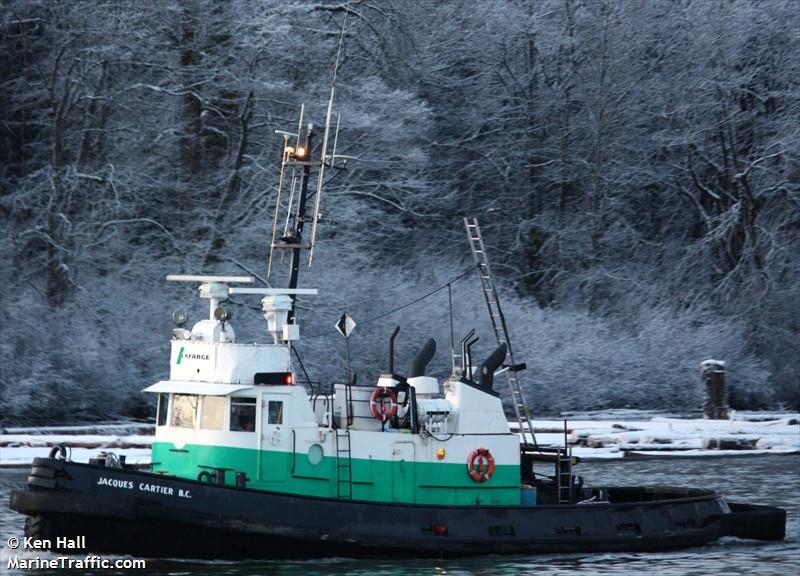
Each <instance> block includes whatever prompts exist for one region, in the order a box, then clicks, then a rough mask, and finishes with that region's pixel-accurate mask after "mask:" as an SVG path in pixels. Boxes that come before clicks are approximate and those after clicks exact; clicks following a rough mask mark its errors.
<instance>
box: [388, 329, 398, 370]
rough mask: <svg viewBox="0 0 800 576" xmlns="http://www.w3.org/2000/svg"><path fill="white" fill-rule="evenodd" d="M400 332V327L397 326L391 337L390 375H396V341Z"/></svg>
mask: <svg viewBox="0 0 800 576" xmlns="http://www.w3.org/2000/svg"><path fill="white" fill-rule="evenodd" d="M398 332H400V326H395V327H394V331H393V332H392V335H391V336H389V374H394V339H395V338H397V333H398Z"/></svg>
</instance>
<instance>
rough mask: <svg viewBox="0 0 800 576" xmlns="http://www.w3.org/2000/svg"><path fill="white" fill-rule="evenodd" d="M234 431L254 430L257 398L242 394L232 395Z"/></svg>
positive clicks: (232, 427) (232, 424)
mask: <svg viewBox="0 0 800 576" xmlns="http://www.w3.org/2000/svg"><path fill="white" fill-rule="evenodd" d="M230 429H231V431H232V432H253V431H254V430H255V429H256V399H255V398H244V397H242V396H233V397H231V422H230Z"/></svg>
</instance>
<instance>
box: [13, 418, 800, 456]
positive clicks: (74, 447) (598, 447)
mask: <svg viewBox="0 0 800 576" xmlns="http://www.w3.org/2000/svg"><path fill="white" fill-rule="evenodd" d="M663 414H664V413H657V412H648V411H634V410H609V411H606V412H587V413H569V414H567V415H566V416H567V418H564V417H561V418H559V419H549V418H548V419H544V418H543V419H537V420H535V421H534V426H533V429H534V434H535V436H536V441H537V443H538V444H539V445H540V446H542V447H545V446H546V447H563V446H564V422H565V420H566V427H567V431H566V433H567V442H568V445H569V447H570V448H571V449H572V454H573V455H574V456H577V457H579V458H580V459H581V460H582V461H584V462H603V461H619V460H669V459H676V458H677V459H698V458H740V457H745V456H750V457H756V456H793V455H798V454H800V414H797V413H794V412H785V411H782V412H777V411H776V412H739V413H732V414H731V419H729V420H705V419H702V418H696V417H695V418H692V417H680V416H677V415H674V414H667V415H663ZM509 427H510V428H511V430H512V431H516V430H517V429H518V427H519V425H518V423H517V422H509ZM153 432H154V425H153V424H152V423H147V422H103V423H94V424H86V425H70V426H41V427H7V428H4V429H2V432H0V468H5V469H13V468H27V467H29V466H30V464H31V462H32V461H33V459H34V458H36V457H44V456H47V455H48V453H49V452H50V449H51V447H52V446H54V445H57V444H60V443H64V444H66V445H68V446H70V452H69V457H70V458H71V459H73V460H75V461H77V462H86V461H88V459H89V458H91V457H94V456H95V455H96V454H97V453H98V452H100V451H110V452H115V453H117V454H118V455H125V457H126V460H127V462H128V463H129V464H131V465H134V466H138V467H143V468H146V467H147V466H149V464H150V445H151V443H152V441H153V436H152V434H153ZM525 441H526V442H527V443H530V444H532V443H533V439H532V438H531V437H530V435H529V434H526V435H525Z"/></svg>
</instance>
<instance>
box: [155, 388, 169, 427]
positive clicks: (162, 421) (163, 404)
mask: <svg viewBox="0 0 800 576" xmlns="http://www.w3.org/2000/svg"><path fill="white" fill-rule="evenodd" d="M167 410H169V394H159V395H158V406H157V407H156V413H157V416H156V426H166V425H167Z"/></svg>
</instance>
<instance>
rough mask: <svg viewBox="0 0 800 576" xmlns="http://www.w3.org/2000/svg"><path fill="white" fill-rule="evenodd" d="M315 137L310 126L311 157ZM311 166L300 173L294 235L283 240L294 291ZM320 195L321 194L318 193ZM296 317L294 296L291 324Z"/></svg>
mask: <svg viewBox="0 0 800 576" xmlns="http://www.w3.org/2000/svg"><path fill="white" fill-rule="evenodd" d="M312 137H313V126H312V125H311V124H309V125H308V129H307V131H306V138H305V147H306V150H307V151H308V152H306V154H308V155H310V151H311V145H312V139H313V138H312ZM298 141H299V142H302V135H301V137H299V138H298ZM311 164H312V162H311V161H310V160H306V161H305V162H304V163H303V167H302V170H301V171H300V193H299V196H298V199H297V212H295V214H294V222H293V226H292V233H291V236H284V237H283V238H281V240H282V241H283V242H284V243H285V245H286V247H287V248H291V251H292V256H291V260H290V261H289V285H288V288H289V289H290V290H293V289H295V288H297V280H298V276H299V270H300V251H301V250H302V248H303V247H304V246H303V243H302V242H303V228H304V227H305V223H306V200H307V199H308V180H309V178H310V177H311ZM318 193H319V192H318ZM294 317H295V296H294V295H292V309H291V310H290V311H289V317H288V321H289V323H290V324H291V323H294Z"/></svg>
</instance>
